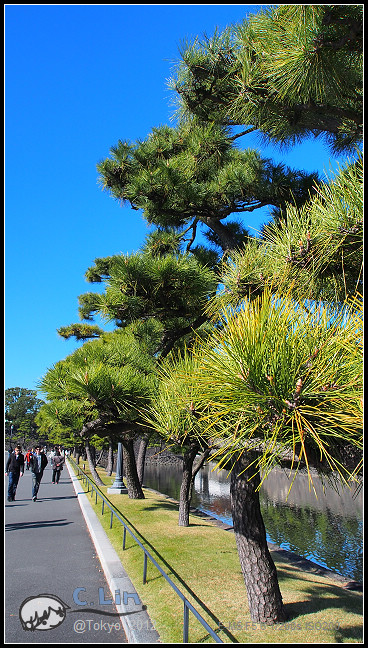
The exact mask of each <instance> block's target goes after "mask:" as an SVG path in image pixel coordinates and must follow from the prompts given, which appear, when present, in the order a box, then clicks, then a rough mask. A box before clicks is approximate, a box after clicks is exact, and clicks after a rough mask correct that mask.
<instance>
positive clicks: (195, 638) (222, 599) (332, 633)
mask: <svg viewBox="0 0 368 648" xmlns="http://www.w3.org/2000/svg"><path fill="white" fill-rule="evenodd" d="M85 472H86V473H87V474H88V475H89V473H88V469H86V471H85ZM99 473H100V476H101V479H102V480H103V481H104V483H105V484H106V486H105V487H102V488H101V489H100V490H101V492H103V494H104V495H105V496H106V497H107V498H108V499H109V500H110V502H111V503H112V504H113V506H114V507H115V508H116V510H117V511H118V512H119V513H120V515H121V516H122V517H123V519H124V521H125V522H127V523H128V524H129V526H130V528H131V529H132V531H133V532H134V533H135V535H136V536H137V537H138V538H139V540H140V541H141V542H142V544H143V545H144V546H145V547H146V548H147V549H148V551H149V552H150V553H151V555H152V556H153V558H155V560H156V561H157V562H158V563H159V565H160V566H161V567H162V568H163V569H164V570H165V572H166V573H167V574H168V575H169V576H170V578H171V579H172V580H173V582H174V583H175V584H176V585H177V587H178V588H179V589H180V590H181V592H182V593H183V594H184V595H185V596H186V598H187V599H188V600H189V601H190V602H191V603H192V604H193V605H194V607H195V608H196V609H197V610H198V612H199V613H200V614H201V615H202V616H203V617H204V619H205V620H206V621H207V623H208V624H209V625H210V626H211V627H212V628H213V629H219V632H218V634H219V637H221V639H222V641H224V642H225V643H362V641H363V638H362V633H363V629H362V626H363V622H362V594H361V593H360V592H353V591H347V590H345V589H344V588H343V587H342V586H341V585H339V584H337V582H336V581H334V580H333V579H329V578H325V577H322V576H319V575H315V574H312V573H308V572H304V571H301V570H299V569H298V568H296V567H295V566H293V565H292V564H291V563H289V562H288V561H286V560H283V559H281V558H280V556H279V555H278V554H273V559H274V561H275V564H276V568H277V573H278V578H279V584H280V589H281V592H282V596H283V601H284V604H285V608H286V611H287V614H288V621H287V622H286V623H282V624H277V625H275V626H264V625H261V624H257V623H252V622H251V619H250V614H249V610H248V604H247V594H246V590H245V586H244V581H243V577H242V574H241V570H240V564H239V559H238V554H237V549H236V544H235V538H234V534H233V533H232V532H229V531H225V530H224V529H221V528H219V527H218V526H216V525H214V524H213V523H212V522H211V521H209V520H207V519H205V518H203V517H201V516H199V515H198V516H197V515H191V516H190V526H189V527H179V526H178V505H177V504H176V503H173V502H172V501H171V500H169V499H168V498H165V497H164V496H161V495H158V494H157V493H154V492H152V491H150V490H147V489H144V494H145V498H146V499H144V500H132V499H129V497H128V495H111V494H109V495H107V488H108V487H109V486H111V484H112V483H113V481H114V479H113V478H110V477H106V473H105V471H104V470H100V471H99ZM91 504H92V506H93V507H94V509H95V511H96V513H97V514H98V516H99V518H100V520H101V523H102V526H103V527H104V529H105V530H106V532H107V534H108V536H109V538H110V540H111V543H112V545H113V546H114V548H115V550H116V551H117V553H118V555H119V557H120V559H121V562H122V564H123V565H124V568H125V570H126V571H127V573H128V575H129V577H130V579H131V581H132V582H133V583H134V586H135V588H136V590H137V592H138V595H139V597H140V600H141V602H142V603H143V604H144V605H146V606H147V609H148V613H149V615H150V618H151V619H152V622H153V623H154V625H155V627H156V629H157V631H158V633H159V635H160V637H161V641H162V642H164V643H182V640H183V603H182V601H181V599H180V598H179V597H178V596H177V595H176V594H175V592H174V591H173V590H172V588H171V587H170V585H169V584H168V583H167V582H166V580H165V579H164V577H163V576H162V575H161V574H160V572H159V571H158V570H157V569H156V567H155V566H154V565H153V564H152V563H150V561H148V569H147V583H146V584H143V582H142V579H143V552H142V549H141V548H140V547H139V546H138V545H137V544H136V543H135V542H134V540H133V539H132V538H131V537H130V535H129V534H128V533H127V536H126V548H125V550H123V549H122V539H123V527H122V525H120V523H119V522H118V520H117V519H116V518H114V521H113V527H112V529H111V530H110V528H109V527H110V512H109V511H108V509H106V507H105V512H104V515H103V516H101V509H102V507H101V500H99V501H98V503H97V505H96V504H95V497H92V498H91ZM189 642H190V643H215V642H214V640H213V639H212V637H211V636H210V635H208V634H207V632H206V631H205V629H204V628H203V627H202V626H201V624H200V623H199V622H198V621H197V620H196V618H195V617H194V616H193V615H192V614H191V613H189Z"/></svg>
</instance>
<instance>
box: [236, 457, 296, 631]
mask: <svg viewBox="0 0 368 648" xmlns="http://www.w3.org/2000/svg"><path fill="white" fill-rule="evenodd" d="M254 458H255V457H254V456H252V455H251V453H243V455H242V456H241V457H240V458H239V459H238V460H237V461H236V462H235V464H234V466H233V468H232V471H231V484H230V495H231V507H232V516H233V524H234V533H235V538H236V544H237V549H238V555H239V560H240V566H241V569H242V572H243V577H244V581H245V586H246V589H247V594H248V604H249V610H250V614H251V619H252V621H254V622H258V623H266V624H268V625H272V624H274V623H280V622H283V621H285V619H286V616H285V611H284V607H283V602H282V596H281V592H280V588H279V584H278V579H277V572H276V567H275V565H274V562H273V560H272V557H271V554H270V552H269V549H268V546H267V539H266V529H265V526H264V523H263V518H262V514H261V508H260V503H259V491H258V490H257V487H258V486H259V484H260V476H259V471H258V469H256V468H255V466H254V465H253V466H251V465H250V464H251V462H252V460H254Z"/></svg>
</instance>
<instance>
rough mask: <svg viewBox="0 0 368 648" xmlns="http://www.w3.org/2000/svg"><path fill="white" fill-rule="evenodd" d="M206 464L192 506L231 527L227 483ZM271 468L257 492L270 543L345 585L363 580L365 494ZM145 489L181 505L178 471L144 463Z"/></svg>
mask: <svg viewBox="0 0 368 648" xmlns="http://www.w3.org/2000/svg"><path fill="white" fill-rule="evenodd" d="M214 466H215V464H211V463H209V464H207V465H206V466H205V467H204V468H202V469H201V470H200V472H199V473H198V474H197V476H196V480H195V484H194V491H193V497H192V506H193V507H195V508H198V509H200V510H201V511H203V512H206V513H209V514H211V515H212V516H213V517H216V518H218V519H219V520H222V521H224V522H226V523H227V524H229V525H232V516H231V504H230V477H229V473H228V471H226V470H215V469H214ZM293 477H294V475H293V474H292V475H290V471H284V470H283V469H281V468H274V470H273V471H272V472H271V474H270V475H269V476H268V477H267V479H266V480H265V481H264V483H263V485H262V487H261V491H260V502H261V509H262V515H263V520H264V523H265V527H266V532H267V539H268V541H269V542H273V543H276V544H278V545H279V546H280V547H282V548H283V549H287V550H289V551H293V552H295V553H297V554H298V555H300V556H303V557H304V558H307V559H309V560H311V561H313V562H315V563H317V564H318V565H321V566H322V567H327V568H328V569H331V570H333V571H335V572H337V573H339V574H341V575H343V576H345V577H346V578H348V579H351V580H357V581H362V580H363V489H362V488H358V487H353V488H352V489H348V488H342V487H339V488H338V490H336V488H333V487H331V486H328V485H323V484H322V483H321V481H320V480H319V478H318V476H316V477H314V478H313V481H314V487H315V491H316V494H315V493H314V492H313V490H312V489H310V487H309V484H308V476H307V475H306V474H304V473H301V472H299V473H298V474H297V476H296V477H295V479H294V482H293V486H292V488H291V490H290V493H289V488H290V484H291V481H292V479H293ZM144 485H145V486H146V487H148V488H153V489H154V490H157V491H159V492H160V493H163V494H165V495H168V496H170V497H172V498H174V499H177V500H178V499H179V494H180V485H181V469H180V467H176V466H171V465H158V464H152V463H151V464H150V463H147V464H146V467H145V475H144Z"/></svg>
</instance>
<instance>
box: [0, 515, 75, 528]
mask: <svg viewBox="0 0 368 648" xmlns="http://www.w3.org/2000/svg"><path fill="white" fill-rule="evenodd" d="M67 524H73V522H68V521H67V520H66V519H65V518H62V519H61V520H38V521H36V522H33V521H32V522H10V523H9V524H6V525H5V531H19V530H20V529H38V528H41V527H52V526H66V525H67Z"/></svg>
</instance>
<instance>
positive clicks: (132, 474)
mask: <svg viewBox="0 0 368 648" xmlns="http://www.w3.org/2000/svg"><path fill="white" fill-rule="evenodd" d="M121 443H122V445H123V449H124V476H125V483H126V487H127V489H128V496H129V497H130V498H131V499H144V493H143V491H142V487H141V485H140V483H139V479H138V472H137V464H136V460H135V455H134V445H133V440H129V441H122V442H121Z"/></svg>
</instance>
